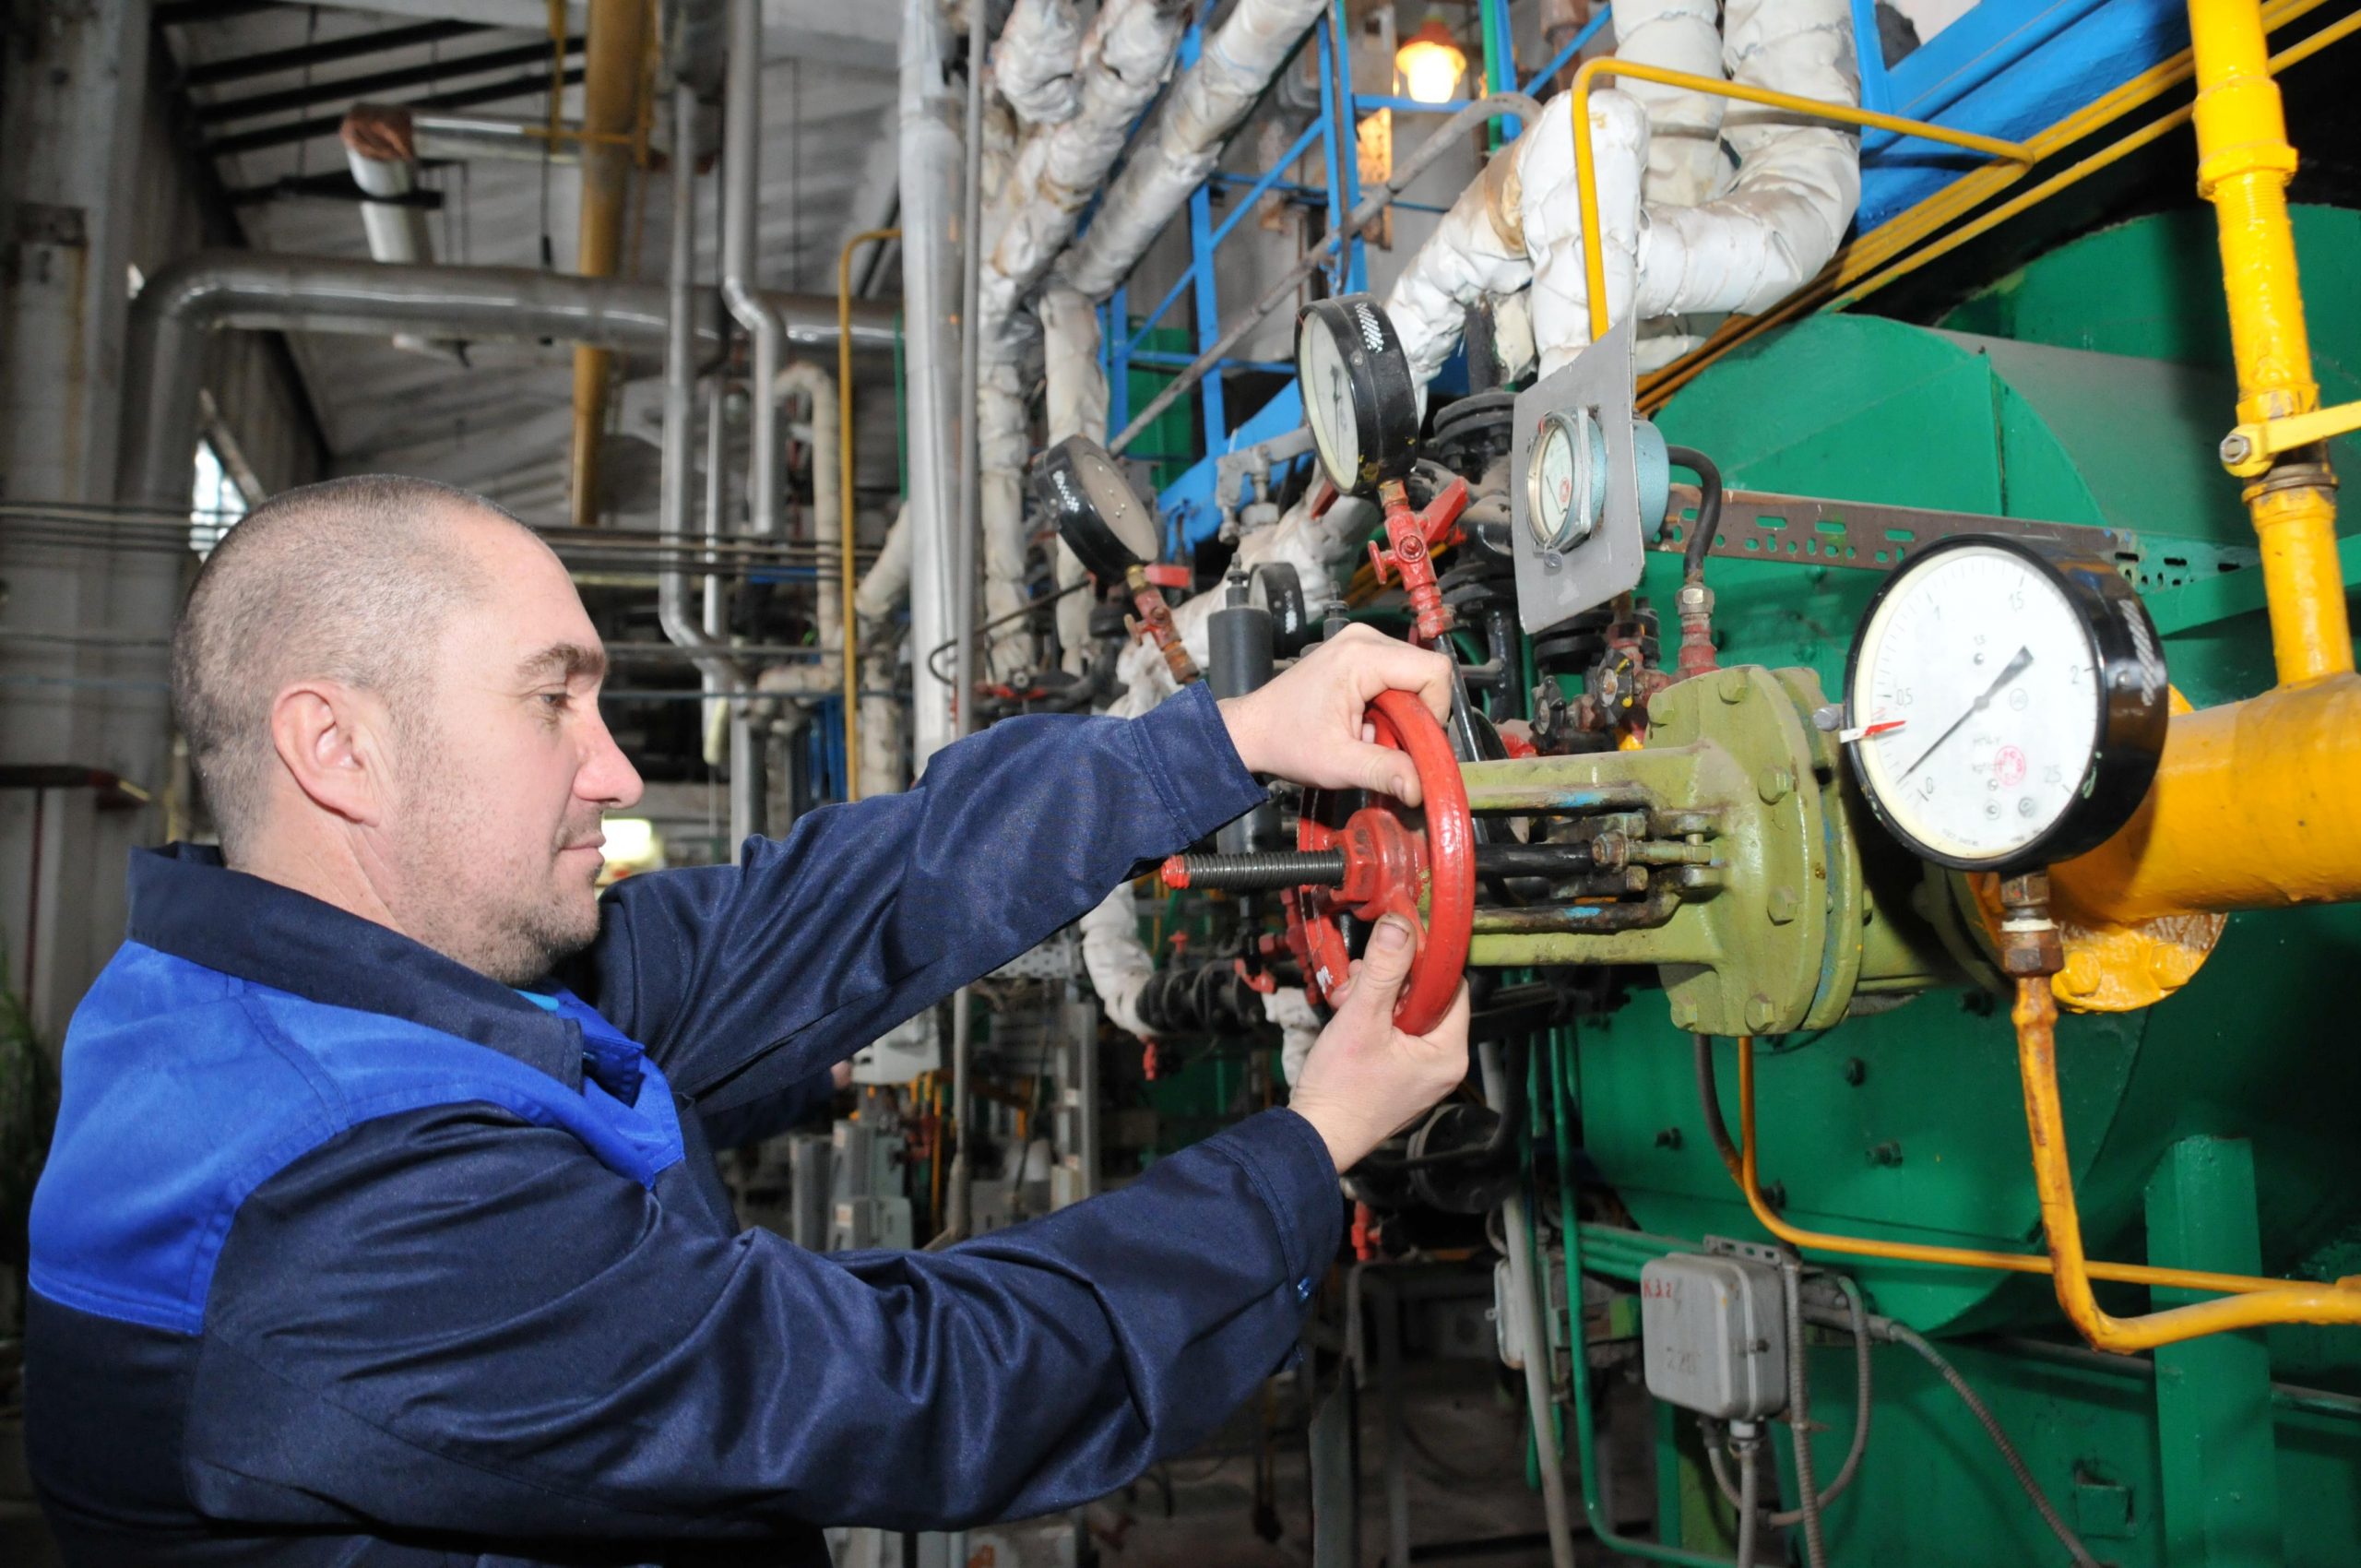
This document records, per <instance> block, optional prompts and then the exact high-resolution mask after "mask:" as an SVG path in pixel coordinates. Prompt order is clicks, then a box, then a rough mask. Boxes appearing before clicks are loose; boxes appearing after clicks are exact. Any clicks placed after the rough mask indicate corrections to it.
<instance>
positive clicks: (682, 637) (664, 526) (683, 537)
mask: <svg viewBox="0 0 2361 1568" xmlns="http://www.w3.org/2000/svg"><path fill="white" fill-rule="evenodd" d="M696 112H697V102H696V95H695V93H694V92H693V91H691V90H690V89H688V88H687V87H685V86H682V87H676V88H674V89H672V167H671V182H672V248H671V255H670V261H669V264H668V267H667V270H666V275H665V291H666V297H667V300H668V302H669V308H670V320H669V321H668V322H667V323H666V326H665V335H664V466H663V471H662V475H661V477H660V479H659V481H658V488H657V502H656V523H657V531H658V535H659V536H660V537H661V539H662V541H663V543H664V544H665V545H666V546H667V547H669V548H670V550H672V551H674V552H678V551H681V550H682V549H684V548H685V547H686V545H687V543H688V536H689V478H690V475H691V473H692V472H693V471H694V464H693V463H692V461H691V459H690V455H689V454H690V445H691V442H692V441H693V439H694V424H695V421H694V415H693V410H692V408H691V403H690V399H691V398H692V397H693V396H694V393H695V388H696V374H697V368H696V291H695V287H694V273H695V267H696V221H697V196H696V179H695V175H694V170H695V167H696V163H695V160H694V159H693V158H692V157H691V156H690V149H691V148H693V147H694V145H695V142H696ZM716 428H718V423H717V426H716ZM708 576H709V574H708ZM656 619H657V623H658V625H660V626H661V627H662V628H663V632H664V636H665V637H666V639H667V640H668V641H670V642H671V643H672V644H674V645H675V646H676V647H683V648H687V649H689V650H690V652H691V655H692V656H693V658H694V660H695V663H696V667H697V672H698V673H699V674H700V675H702V676H703V677H704V678H705V685H706V690H707V691H709V692H710V691H729V690H731V689H733V688H735V687H737V686H739V685H740V684H742V675H741V673H740V671H739V670H738V668H737V666H736V664H735V663H734V662H732V661H731V660H730V659H727V658H723V657H721V656H720V655H719V653H718V648H719V647H720V646H721V640H720V639H719V638H718V637H716V636H712V635H711V634H709V633H708V632H707V631H706V628H705V627H704V626H703V625H701V624H698V621H697V619H696V617H695V616H694V614H693V613H692V612H691V609H690V604H689V571H688V568H687V566H686V564H684V562H683V560H682V556H681V555H680V554H678V553H671V554H668V555H667V556H666V557H665V564H664V566H663V568H662V569H661V570H660V571H658V573H657V575H656Z"/></svg>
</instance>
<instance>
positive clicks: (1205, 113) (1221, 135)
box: [1058, 0, 1697, 300]
mask: <svg viewBox="0 0 2361 1568" xmlns="http://www.w3.org/2000/svg"><path fill="white" fill-rule="evenodd" d="M1693 3H1697V0H1693ZM1327 4H1328V0H1238V4H1237V5H1236V6H1232V7H1231V8H1230V12H1229V15H1228V17H1227V18H1224V19H1223V21H1222V24H1221V26H1220V27H1218V28H1216V29H1215V30H1213V32H1212V34H1211V35H1210V36H1208V37H1207V38H1206V39H1205V40H1204V48H1203V49H1202V50H1201V51H1200V52H1199V53H1198V56H1197V63H1196V64H1195V65H1192V66H1190V67H1189V68H1188V70H1187V71H1186V72H1184V73H1183V74H1182V75H1181V78H1180V79H1179V80H1178V81H1176V82H1175V83H1174V84H1173V86H1172V90H1171V91H1169V92H1168V93H1166V94H1165V95H1164V101H1163V103H1162V104H1161V105H1160V106H1159V107H1158V108H1157V111H1156V116H1155V118H1154V119H1153V120H1152V121H1151V122H1150V123H1149V125H1148V126H1147V128H1146V129H1145V130H1144V131H1142V132H1141V133H1140V134H1139V135H1138V136H1137V137H1134V138H1133V141H1132V151H1131V156H1130V158H1129V159H1127V160H1125V161H1124V164H1123V172H1121V174H1119V175H1117V176H1116V178H1115V182H1114V184H1111V185H1109V186H1108V187H1107V194H1106V196H1105V197H1104V198H1103V199H1102V200H1101V201H1100V202H1099V204H1098V210H1097V212H1096V213H1095V214H1093V215H1092V217H1091V220H1090V232H1088V233H1086V234H1085V235H1084V236H1083V237H1082V238H1081V239H1080V240H1079V241H1077V242H1076V243H1075V244H1074V246H1073V247H1072V248H1071V249H1070V250H1069V251H1068V252H1067V253H1066V255H1065V256H1064V257H1063V258H1062V259H1061V260H1060V262H1059V264H1058V270H1059V271H1060V272H1062V273H1063V274H1064V276H1065V278H1066V280H1067V281H1068V282H1069V283H1071V284H1073V286H1074V288H1076V289H1079V290H1080V291H1082V292H1083V293H1084V294H1086V295H1087V296H1089V297H1090V298H1091V299H1093V300H1103V299H1105V298H1106V297H1107V296H1108V295H1109V294H1110V293H1112V292H1113V291H1114V289H1115V285H1116V284H1118V283H1120V282H1121V281H1122V280H1123V279H1124V278H1125V277H1126V276H1128V275H1129V274H1130V272H1131V270H1132V268H1133V267H1134V266H1135V265H1137V263H1138V261H1139V258H1140V257H1141V255H1144V254H1145V252H1146V250H1147V247H1148V246H1149V245H1150V244H1153V243H1154V242H1155V240H1156V237H1157V235H1158V234H1159V233H1162V232H1164V227H1165V225H1166V224H1168V223H1169V222H1170V221H1171V220H1173V218H1174V217H1175V216H1176V215H1177V214H1178V213H1179V212H1180V211H1181V208H1183V207H1185V206H1187V205H1188V202H1189V196H1190V194H1191V193H1192V192H1193V191H1195V190H1196V189H1197V187H1198V186H1200V185H1202V184H1204V183H1205V176H1206V175H1208V174H1210V173H1212V172H1213V170H1214V165H1215V163H1216V162H1217V161H1218V160H1220V158H1221V149H1222V148H1223V147H1224V146H1225V145H1227V144H1228V140H1229V137H1230V133H1231V132H1233V131H1235V130H1237V129H1238V127H1239V126H1240V125H1242V124H1244V122H1245V120H1246V116H1247V115H1248V114H1249V113H1252V111H1253V108H1254V105H1255V103H1256V102H1257V101H1260V99H1261V98H1262V96H1263V91H1264V89H1265V88H1267V87H1269V86H1270V85H1271V78H1272V77H1275V76H1276V75H1277V74H1278V70H1279V67H1280V66H1281V65H1285V64H1286V63H1287V56H1289V55H1290V54H1292V53H1295V48H1296V45H1297V44H1298V43H1299V42H1302V39H1303V35H1304V34H1305V33H1306V32H1307V31H1309V30H1311V24H1312V23H1313V22H1315V21H1317V20H1319V19H1320V15H1321V13H1322V12H1323V11H1324V10H1325V9H1326V8H1327Z"/></svg>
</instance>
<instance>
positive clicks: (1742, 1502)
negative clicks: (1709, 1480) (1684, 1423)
mask: <svg viewBox="0 0 2361 1568" xmlns="http://www.w3.org/2000/svg"><path fill="white" fill-rule="evenodd" d="M1705 1452H1706V1453H1708V1454H1712V1453H1713V1452H1714V1445H1713V1443H1710V1442H1708V1443H1706V1445H1705ZM1721 1473H1722V1472H1721V1468H1720V1465H1719V1462H1718V1460H1717V1461H1716V1463H1715V1467H1714V1476H1715V1477H1716V1478H1718V1477H1719V1476H1720V1475H1721ZM1737 1503H1738V1568H1754V1549H1755V1545H1756V1538H1757V1537H1758V1536H1759V1535H1760V1533H1761V1531H1762V1439H1761V1438H1759V1437H1752V1438H1749V1439H1747V1441H1746V1445H1745V1446H1744V1447H1743V1448H1740V1449H1739V1450H1738V1498H1737Z"/></svg>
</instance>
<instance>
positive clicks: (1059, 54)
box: [991, 0, 1082, 125]
mask: <svg viewBox="0 0 2361 1568" xmlns="http://www.w3.org/2000/svg"><path fill="white" fill-rule="evenodd" d="M1081 46H1082V18H1081V17H1080V15H1079V14H1078V13H1077V12H1076V11H1075V9H1074V0H1016V4H1015V5H1014V6H1013V7H1011V8H1010V10H1009V13H1008V20H1007V21H1006V22H1004V23H1003V24H1002V25H1001V30H1000V37H999V38H998V39H996V40H994V41H993V43H992V65H991V70H992V77H991V79H992V85H993V86H994V87H996V88H998V89H1000V95H1001V96H1002V97H1003V98H1004V99H1006V100H1008V106H1009V107H1010V108H1011V109H1014V110H1015V111H1016V117H1017V118H1018V119H1019V120H1022V121H1023V122H1024V123H1025V124H1026V125H1059V124H1062V123H1063V122H1064V121H1067V120H1071V119H1073V118H1074V110H1075V109H1076V108H1078V107H1079V106H1080V104H1081V101H1082V100H1081V91H1080V89H1078V88H1077V87H1076V86H1075V85H1074V53H1075V52H1076V51H1077V50H1079V49H1080V48H1081Z"/></svg>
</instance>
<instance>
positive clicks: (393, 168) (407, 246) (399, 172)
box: [338, 103, 459, 359]
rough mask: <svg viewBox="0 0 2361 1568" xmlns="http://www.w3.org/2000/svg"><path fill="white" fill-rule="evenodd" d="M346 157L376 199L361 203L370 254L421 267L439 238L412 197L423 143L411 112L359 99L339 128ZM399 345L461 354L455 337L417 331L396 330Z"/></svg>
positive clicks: (364, 190)
mask: <svg viewBox="0 0 2361 1568" xmlns="http://www.w3.org/2000/svg"><path fill="white" fill-rule="evenodd" d="M338 137H339V139H341V140H342V141H343V143H344V159H345V162H346V164H347V166H348V167H350V169H351V171H352V183H353V184H356V185H359V186H360V187H361V193H362V195H363V196H370V197H373V198H375V199H373V200H369V201H364V202H362V204H361V232H362V234H364V235H365V236H367V238H368V241H369V259H370V260H372V261H382V262H387V263H390V264H392V265H394V266H397V267H416V266H420V265H421V264H424V263H430V262H432V261H433V259H434V237H433V233H432V232H430V231H429V230H428V228H427V225H426V209H425V208H422V207H420V206H418V205H417V204H416V203H415V202H413V201H411V200H409V198H410V197H412V196H416V195H417V194H418V188H419V187H418V148H417V146H416V144H415V142H414V141H413V140H412V139H411V136H410V120H409V112H408V111H406V110H400V109H392V108H388V107H386V106H385V105H382V104H375V103H356V104H354V105H353V106H352V109H351V111H350V113H347V114H346V115H345V117H344V124H343V125H342V126H340V127H339V128H338ZM393 342H394V347H395V348H397V349H408V350H411V351H413V352H416V353H430V354H443V355H446V356H449V357H451V358H455V359H456V358H457V357H458V352H459V345H458V343H457V341H456V340H455V339H448V338H439V339H430V338H423V337H421V336H419V335H418V334H417V333H414V332H402V333H397V334H395V336H394V339H393Z"/></svg>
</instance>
